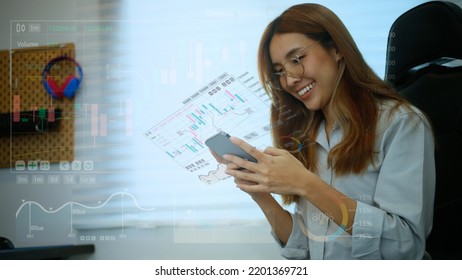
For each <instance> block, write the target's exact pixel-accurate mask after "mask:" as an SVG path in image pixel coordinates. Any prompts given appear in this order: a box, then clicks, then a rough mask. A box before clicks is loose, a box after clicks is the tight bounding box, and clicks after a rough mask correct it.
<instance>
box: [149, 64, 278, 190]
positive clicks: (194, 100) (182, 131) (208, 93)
mask: <svg viewBox="0 0 462 280" xmlns="http://www.w3.org/2000/svg"><path fill="white" fill-rule="evenodd" d="M270 104H271V101H270V99H269V97H268V96H267V95H266V93H264V92H263V91H262V89H261V87H260V84H259V82H257V81H256V80H255V78H254V77H253V76H251V75H250V74H249V73H248V72H246V73H244V74H242V75H240V76H238V77H235V76H233V75H230V74H228V73H224V74H222V75H221V76H219V77H218V78H217V79H215V80H213V81H211V82H210V83H208V84H207V85H205V86H204V87H202V88H201V89H199V90H198V91H196V92H195V93H193V94H192V95H190V96H189V97H188V98H186V99H185V100H184V101H183V107H182V108H180V109H179V110H177V111H176V112H174V113H173V114H171V115H170V116H169V117H167V118H166V119H164V120H163V121H161V122H160V123H158V124H156V125H154V126H153V127H151V128H150V129H149V130H148V131H146V132H145V133H144V135H145V137H147V138H148V139H149V140H150V141H151V142H152V143H154V144H155V145H156V146H158V147H159V148H160V149H161V150H162V151H163V152H164V153H165V154H166V155H167V156H168V157H169V158H171V159H173V160H174V161H176V162H177V163H178V164H180V165H181V166H183V167H184V168H185V169H186V170H188V171H189V172H191V173H193V174H194V175H197V178H198V179H199V180H201V181H202V182H204V183H206V184H212V183H215V182H217V181H220V180H222V179H224V178H225V177H226V176H223V175H220V174H219V173H220V172H218V173H217V171H220V170H217V168H216V166H217V165H216V161H215V159H213V157H212V155H211V154H210V153H209V151H208V148H207V147H206V145H205V144H204V142H205V140H206V139H207V138H208V137H210V136H212V135H213V134H215V133H216V132H217V131H220V130H223V131H226V132H228V133H229V134H231V135H233V136H237V137H241V138H243V139H245V140H246V141H249V142H252V144H253V145H255V146H266V145H268V142H266V143H265V139H263V138H262V137H263V136H265V135H267V134H268V132H269V106H270ZM258 141H260V142H259V143H258ZM214 170H215V171H214ZM221 173H223V172H221ZM210 175H218V177H217V176H212V177H210Z"/></svg>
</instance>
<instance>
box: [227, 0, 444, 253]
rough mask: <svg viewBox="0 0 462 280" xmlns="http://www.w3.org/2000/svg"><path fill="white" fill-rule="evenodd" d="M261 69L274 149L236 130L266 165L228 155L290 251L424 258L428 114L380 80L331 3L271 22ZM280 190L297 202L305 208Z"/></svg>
mask: <svg viewBox="0 0 462 280" xmlns="http://www.w3.org/2000/svg"><path fill="white" fill-rule="evenodd" d="M258 65H259V75H260V79H261V81H262V82H263V83H264V87H265V89H266V91H267V92H268V94H269V95H270V96H271V98H272V101H273V104H272V108H271V123H272V136H273V141H274V145H275V147H268V148H266V149H265V150H264V151H259V150H257V149H255V148H254V147H252V146H251V145H249V144H247V143H246V142H244V141H243V140H241V139H238V138H232V142H234V143H235V144H237V145H238V146H240V147H241V148H243V149H244V150H245V151H247V152H248V153H250V154H251V155H252V156H253V157H255V158H256V159H257V160H258V163H253V162H249V161H245V160H243V159H241V158H238V157H236V156H232V155H225V156H224V158H223V159H219V160H220V161H222V162H225V163H227V173H228V174H229V175H231V176H233V177H234V178H235V182H236V184H237V186H238V187H239V188H241V189H242V190H243V191H245V192H247V193H249V194H250V195H251V196H252V198H253V199H254V201H255V202H256V203H257V204H258V205H259V207H260V208H261V209H262V211H263V212H264V214H265V216H266V218H267V219H268V221H269V223H270V224H271V227H272V233H273V235H274V236H275V238H276V240H277V241H278V243H279V244H280V245H281V253H282V255H283V256H284V257H286V258H290V259H304V258H311V259H422V258H425V257H426V256H427V255H426V253H425V240H426V237H427V236H428V234H429V233H430V231H431V227H432V216H433V200H434V188H435V167H434V143H433V136H432V131H431V128H430V125H429V123H428V122H427V120H426V118H425V116H424V115H423V114H422V113H421V112H420V111H419V110H418V109H416V108H414V107H413V106H412V105H410V104H409V103H408V102H406V101H405V100H404V99H403V98H401V97H400V96H399V95H398V94H397V93H396V92H395V91H394V90H393V89H392V88H391V87H390V86H389V85H388V84H386V83H385V82H384V81H383V80H381V79H380V78H379V77H377V75H376V74H375V73H374V72H373V71H372V70H371V69H370V67H369V66H368V65H367V64H366V62H365V61H364V59H363V57H362V55H361V53H360V52H359V50H358V48H357V46H356V44H355V43H354V41H353V39H352V37H351V35H350V34H349V32H348V30H347V29H346V28H345V26H344V25H343V23H342V22H341V21H340V19H339V18H338V17H337V16H336V15H335V14H334V13H333V12H332V11H330V10H328V9H327V8H325V7H323V6H320V5H316V4H302V5H296V6H293V7H291V8H289V9H288V10H286V11H285V12H283V13H282V14H281V15H280V16H279V17H278V18H276V19H275V20H274V21H272V22H271V23H270V24H269V25H268V27H267V28H266V30H265V32H264V34H263V36H262V39H261V42H260V48H259V55H258ZM242 168H244V169H242ZM272 194H281V195H282V199H283V203H285V204H290V203H295V206H296V207H295V211H294V213H289V212H287V211H286V210H285V209H284V208H283V207H282V206H281V205H280V204H279V203H278V202H277V201H276V200H275V199H274V198H273V196H272Z"/></svg>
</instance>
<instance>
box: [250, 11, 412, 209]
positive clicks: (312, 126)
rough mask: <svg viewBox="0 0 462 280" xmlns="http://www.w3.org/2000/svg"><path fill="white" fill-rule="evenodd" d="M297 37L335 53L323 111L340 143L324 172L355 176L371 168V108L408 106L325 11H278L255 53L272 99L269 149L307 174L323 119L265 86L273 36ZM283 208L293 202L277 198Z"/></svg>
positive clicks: (373, 111) (270, 69) (287, 197)
mask: <svg viewBox="0 0 462 280" xmlns="http://www.w3.org/2000/svg"><path fill="white" fill-rule="evenodd" d="M281 33H300V34H305V35H306V36H307V37H308V38H310V39H312V40H316V41H318V42H319V43H320V44H321V46H322V47H323V48H325V49H326V50H329V49H331V48H336V49H337V50H338V51H339V52H340V54H341V55H342V56H343V58H342V59H341V60H340V62H339V71H338V77H337V81H336V84H335V87H334V93H333V96H332V98H331V100H330V102H329V104H328V105H327V106H330V108H329V110H328V111H329V112H330V114H332V116H331V117H332V118H333V119H334V120H335V121H336V123H337V124H338V125H339V126H340V127H341V128H342V130H343V133H344V134H343V138H342V140H341V142H340V143H339V144H338V145H336V146H335V147H334V148H332V150H331V151H330V153H329V155H328V164H329V167H331V168H333V170H334V172H335V174H336V175H345V174H348V173H357V174H359V173H361V172H363V171H365V170H366V169H367V166H368V165H369V164H371V163H372V164H373V163H374V162H373V158H374V142H375V139H376V126H377V120H378V107H377V102H378V101H380V100H394V101H395V104H396V107H398V105H400V104H405V106H409V104H408V102H406V101H405V100H404V99H403V98H402V97H400V96H399V95H398V94H397V93H396V92H395V91H394V89H393V88H392V87H391V86H390V85H388V84H387V83H385V82H384V81H383V80H382V79H380V78H379V77H378V76H377V75H376V74H375V73H374V71H373V70H372V69H371V68H370V67H369V66H368V65H367V63H366V62H365V60H364V58H363V57H362V55H361V53H360V51H359V49H358V47H357V46H356V44H355V42H354V40H353V38H352V37H351V35H350V33H349V32H348V30H347V28H346V27H345V25H344V24H343V23H342V21H341V20H340V19H339V18H338V17H337V16H336V15H335V14H334V13H333V12H332V11H331V10H329V9H327V8H325V7H323V6H321V5H318V4H301V5H295V6H292V7H290V8H289V9H287V10H286V11H284V12H283V13H282V14H281V15H280V16H279V17H277V18H276V19H275V20H273V21H272V22H271V23H270V24H269V25H268V26H267V28H266V29H265V31H264V33H263V35H262V38H261V41H260V46H259V50H258V72H259V78H260V80H261V82H262V84H263V86H264V89H265V90H266V92H267V93H268V94H269V95H270V97H271V99H272V107H271V125H272V137H273V142H274V145H275V146H276V147H278V148H284V149H287V150H293V145H294V143H293V142H288V139H290V140H291V141H293V140H294V139H295V140H297V141H296V142H297V143H298V145H299V147H300V148H299V149H298V150H297V152H294V153H293V154H294V156H295V157H297V158H298V159H299V160H300V161H302V162H303V163H304V165H305V166H306V167H307V168H308V169H309V170H311V171H312V172H315V173H316V172H317V166H316V162H317V158H316V145H314V143H315V139H316V136H317V134H318V130H319V127H320V124H321V122H322V121H323V118H324V116H323V114H322V112H321V111H311V110H308V109H307V108H306V107H305V106H304V105H303V103H302V102H300V101H299V100H297V99H296V98H294V97H293V96H292V95H290V94H288V93H286V92H285V91H284V90H276V89H274V88H272V87H270V86H269V85H267V84H266V81H267V80H268V79H269V77H270V76H271V75H272V73H273V71H274V70H273V66H272V62H271V58H270V54H269V44H270V42H271V39H272V38H273V36H274V35H275V34H281ZM282 197H283V202H284V203H285V204H289V203H292V202H296V201H297V200H298V197H296V196H293V195H283V196H282Z"/></svg>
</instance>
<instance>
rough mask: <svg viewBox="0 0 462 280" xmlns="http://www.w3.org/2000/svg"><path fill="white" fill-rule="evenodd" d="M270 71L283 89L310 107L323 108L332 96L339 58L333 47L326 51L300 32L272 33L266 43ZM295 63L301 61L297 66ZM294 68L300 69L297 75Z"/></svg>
mask: <svg viewBox="0 0 462 280" xmlns="http://www.w3.org/2000/svg"><path fill="white" fill-rule="evenodd" d="M269 53H270V57H271V61H272V64H273V71H274V72H275V73H278V72H279V73H278V74H279V75H280V76H281V77H280V85H281V86H282V88H283V89H284V90H285V91H286V92H288V93H289V94H291V95H293V96H294V97H295V98H296V99H298V100H300V101H301V102H302V103H303V104H304V105H305V107H306V108H308V109H309V110H323V112H324V115H326V109H327V104H329V101H330V100H331V98H332V95H333V92H334V87H335V81H336V78H337V73H338V62H339V60H340V59H341V58H342V56H341V54H340V53H338V52H337V50H336V49H335V48H331V49H328V50H326V49H325V48H324V47H323V46H322V45H321V44H320V43H318V42H317V41H314V40H311V39H310V38H308V37H307V36H305V35H304V34H301V33H282V34H275V35H274V36H273V38H272V39H271V42H270V45H269ZM297 63H301V64H303V65H302V66H303V68H301V66H297V65H296V64H297ZM297 69H302V72H300V74H299V75H297V73H294V72H297Z"/></svg>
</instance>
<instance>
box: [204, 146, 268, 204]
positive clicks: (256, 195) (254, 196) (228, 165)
mask: <svg viewBox="0 0 462 280" xmlns="http://www.w3.org/2000/svg"><path fill="white" fill-rule="evenodd" d="M210 153H211V154H212V155H213V157H214V158H215V160H216V161H217V162H218V163H221V164H224V165H226V169H227V170H239V169H240V171H243V172H249V173H251V171H248V170H242V169H241V167H240V166H238V165H237V164H235V163H232V162H229V161H226V160H225V159H224V158H222V157H220V156H219V155H218V154H217V153H215V152H214V151H212V150H210ZM234 183H236V185H237V186H239V185H240V184H245V185H254V184H257V183H255V182H251V181H247V180H243V179H239V178H234ZM241 190H242V189H241ZM242 191H243V190H242ZM244 192H246V191H244ZM246 193H248V194H249V195H250V196H251V197H252V199H253V200H254V201H256V202H258V201H259V200H261V199H262V198H265V197H266V196H269V197H271V194H269V193H263V192H246Z"/></svg>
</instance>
